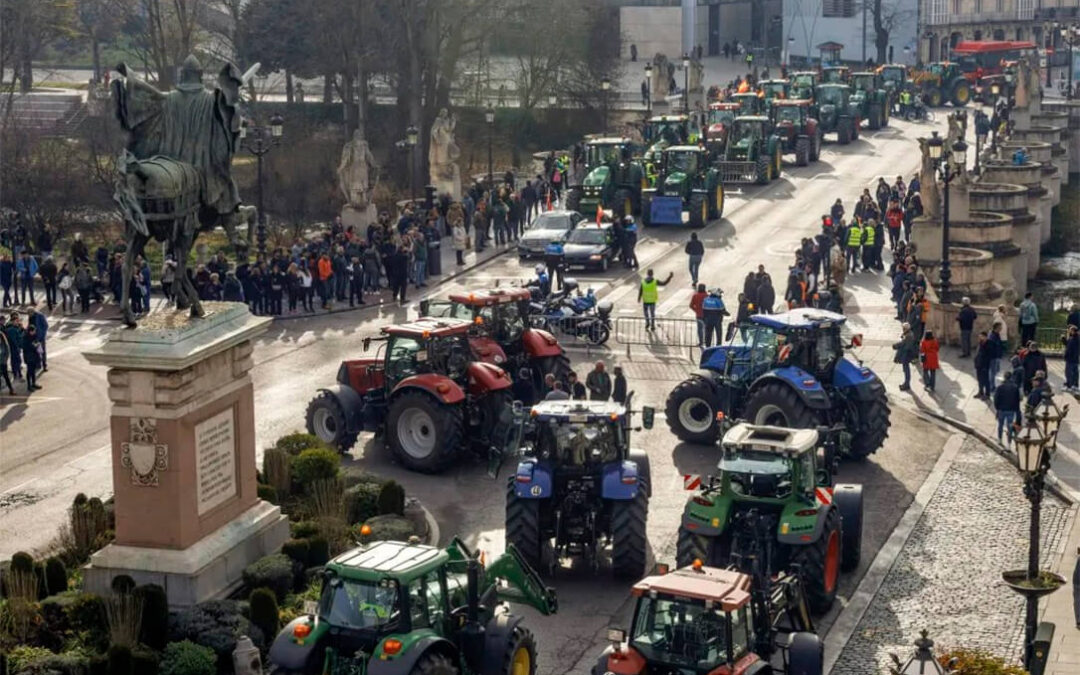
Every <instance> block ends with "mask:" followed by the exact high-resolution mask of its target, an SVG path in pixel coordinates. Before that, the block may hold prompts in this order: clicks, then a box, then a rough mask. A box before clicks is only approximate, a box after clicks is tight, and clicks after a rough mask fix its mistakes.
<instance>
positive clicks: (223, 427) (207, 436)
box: [195, 408, 236, 516]
mask: <svg viewBox="0 0 1080 675" xmlns="http://www.w3.org/2000/svg"><path fill="white" fill-rule="evenodd" d="M195 470H196V474H195V476H196V477H195V480H196V485H197V491H198V492H197V495H198V499H197V502H198V505H199V515H200V516H201V515H203V514H205V513H207V512H209V511H211V510H212V509H214V508H215V507H217V506H219V505H221V504H223V503H225V502H226V501H228V500H229V499H230V498H232V497H234V496H235V495H236V435H235V425H234V421H233V409H232V408H229V409H228V410H223V411H222V412H220V413H218V414H217V415H214V416H213V417H211V418H209V419H205V420H203V421H202V422H199V423H198V424H197V425H195Z"/></svg>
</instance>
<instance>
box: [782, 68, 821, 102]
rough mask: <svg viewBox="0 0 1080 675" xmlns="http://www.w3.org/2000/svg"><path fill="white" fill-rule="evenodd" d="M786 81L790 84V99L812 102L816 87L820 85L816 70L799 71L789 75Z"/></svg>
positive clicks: (819, 77)
mask: <svg viewBox="0 0 1080 675" xmlns="http://www.w3.org/2000/svg"><path fill="white" fill-rule="evenodd" d="M788 81H789V82H790V83H791V89H790V91H789V93H790V94H791V98H800V99H806V100H808V101H813V100H814V94H815V93H816V92H817V87H818V85H819V84H821V74H820V73H818V72H817V71H816V70H800V71H798V72H795V73H792V74H791V75H789V76H788Z"/></svg>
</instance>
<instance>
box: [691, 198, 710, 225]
mask: <svg viewBox="0 0 1080 675" xmlns="http://www.w3.org/2000/svg"><path fill="white" fill-rule="evenodd" d="M688 208H689V210H690V227H693V228H695V229H698V228H702V227H705V225H706V224H708V222H709V205H708V204H706V203H705V194H704V193H701V192H695V193H694V194H692V195H690V205H689V207H688Z"/></svg>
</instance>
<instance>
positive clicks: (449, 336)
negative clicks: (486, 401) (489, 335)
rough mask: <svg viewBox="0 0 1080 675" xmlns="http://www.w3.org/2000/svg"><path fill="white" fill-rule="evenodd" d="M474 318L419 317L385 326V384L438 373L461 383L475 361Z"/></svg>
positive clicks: (464, 380)
mask: <svg viewBox="0 0 1080 675" xmlns="http://www.w3.org/2000/svg"><path fill="white" fill-rule="evenodd" d="M471 327H472V322H471V321H464V320H460V319H450V318H444V319H438V320H434V319H420V320H418V321H414V322H412V323H407V324H402V325H397V326H384V327H383V334H384V335H385V336H386V338H385V339H386V344H385V351H384V348H383V347H380V349H379V351H380V352H382V353H383V354H384V357H385V361H384V363H385V366H384V372H385V373H386V387H387V389H393V388H394V386H395V385H396V384H397V383H398V382H401V381H402V380H405V379H407V378H410V377H413V376H416V375H422V374H428V373H436V374H439V375H443V376H445V377H448V378H449V379H451V380H453V381H455V382H457V383H458V384H459V385H463V384H465V382H466V380H467V379H468V368H469V364H470V363H471V362H472V349H471V346H470V344H469V332H470V329H471Z"/></svg>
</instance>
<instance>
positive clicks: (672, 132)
mask: <svg viewBox="0 0 1080 675" xmlns="http://www.w3.org/2000/svg"><path fill="white" fill-rule="evenodd" d="M643 135H644V137H645V142H646V143H647V144H648V145H649V149H648V150H647V151H646V152H645V158H646V159H647V160H655V159H656V157H657V156H658V155H659V154H660V153H661V152H662V151H663V150H664V148H667V147H670V146H672V145H687V144H694V143H697V142H698V140H700V139H701V124H700V122H699V121H698V119H697V118H696V117H691V116H690V115H658V116H656V117H653V118H650V119H649V121H648V122H646V123H645V129H644V133H643Z"/></svg>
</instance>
